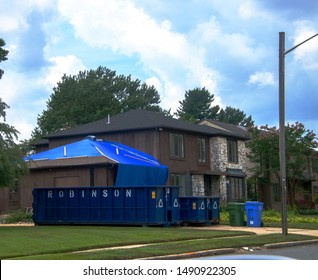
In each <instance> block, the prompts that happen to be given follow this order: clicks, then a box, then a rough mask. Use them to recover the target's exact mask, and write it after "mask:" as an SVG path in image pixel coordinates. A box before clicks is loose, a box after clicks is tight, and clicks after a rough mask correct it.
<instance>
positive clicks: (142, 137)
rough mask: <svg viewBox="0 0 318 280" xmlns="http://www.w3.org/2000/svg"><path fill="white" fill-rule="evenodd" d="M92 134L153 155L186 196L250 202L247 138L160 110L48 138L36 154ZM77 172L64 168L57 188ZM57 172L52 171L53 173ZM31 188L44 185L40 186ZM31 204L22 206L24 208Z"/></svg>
mask: <svg viewBox="0 0 318 280" xmlns="http://www.w3.org/2000/svg"><path fill="white" fill-rule="evenodd" d="M88 135H94V136H95V137H96V138H98V139H103V140H109V141H114V142H118V143H122V144H125V145H128V146H130V147H133V148H135V149H137V150H140V151H143V152H145V153H147V154H150V155H152V156H154V157H155V158H157V159H158V160H159V162H160V163H161V164H163V165H165V166H167V167H168V168H169V177H168V180H167V185H177V186H180V187H181V188H180V194H181V195H183V196H192V195H194V196H204V195H209V196H219V197H220V201H221V203H223V204H224V203H227V202H228V201H241V200H244V199H246V194H247V190H246V180H245V178H246V168H245V165H246V158H245V145H244V141H245V140H246V139H247V137H246V135H244V134H242V133H239V131H231V130H227V129H222V128H221V127H212V126H208V125H203V124H201V125H198V124H192V123H189V122H186V121H181V120H177V119H174V118H172V117H167V116H165V115H163V114H161V113H157V112H151V111H146V110H131V111H128V112H125V113H122V114H118V115H115V116H110V117H107V118H105V119H102V120H99V121H95V122H91V123H88V124H85V125H81V126H77V127H73V128H70V129H66V130H61V131H59V132H56V133H53V134H51V135H48V136H47V137H46V139H45V140H46V141H41V142H40V143H39V145H38V146H37V147H36V151H37V152H38V151H44V150H48V149H52V148H56V147H59V146H62V145H66V144H69V143H73V142H75V141H79V140H82V139H84V138H85V137H87V136H88ZM76 168H79V167H76V166H73V167H67V168H66V167H63V169H59V170H60V171H59V173H58V174H57V175H56V176H57V177H59V179H56V181H57V182H58V183H59V184H58V185H61V184H64V183H65V184H66V183H67V182H72V178H71V177H72V176H73V175H72V172H74V169H76ZM95 168H96V171H97V170H98V169H97V167H95V166H91V168H90V169H89V170H90V171H89V172H90V174H99V175H98V176H102V173H96V172H95ZM63 170H64V171H63ZM56 171H57V169H56V168H54V169H53V168H52V172H56ZM99 171H100V170H99ZM99 171H98V172H99ZM91 176H92V175H91ZM95 176H96V175H95ZM61 180H62V181H61ZM92 181H94V180H88V182H83V181H79V182H78V184H79V185H91V184H90V183H91V182H92ZM28 184H29V185H30V184H31V185H32V187H40V186H41V182H28ZM72 184H73V183H72ZM105 184H107V182H105ZM22 185H23V183H22ZM19 193H20V197H21V196H24V195H23V190H22V186H20V187H19ZM30 199H31V198H30ZM20 201H22V200H21V199H20ZM27 203H29V201H28V202H27ZM27 206H28V205H25V204H24V203H22V204H21V205H20V207H21V208H23V207H27Z"/></svg>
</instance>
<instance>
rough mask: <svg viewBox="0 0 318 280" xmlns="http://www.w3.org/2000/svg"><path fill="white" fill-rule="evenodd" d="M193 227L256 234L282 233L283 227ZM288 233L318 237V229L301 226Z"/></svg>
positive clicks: (291, 229)
mask: <svg viewBox="0 0 318 280" xmlns="http://www.w3.org/2000/svg"><path fill="white" fill-rule="evenodd" d="M193 229H206V230H238V231H249V232H254V233H255V234H271V233H282V229H281V228H275V227H247V226H246V227H244V226H243V227H239V226H228V225H213V226H210V227H194V228H193ZM288 234H302V235H309V236H315V237H318V230H310V229H300V228H288Z"/></svg>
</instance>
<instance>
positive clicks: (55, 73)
mask: <svg viewBox="0 0 318 280" xmlns="http://www.w3.org/2000/svg"><path fill="white" fill-rule="evenodd" d="M49 61H50V62H51V63H52V65H51V66H50V67H49V68H48V69H47V70H46V75H45V77H44V78H43V80H42V83H43V84H44V85H46V86H48V87H50V88H53V87H55V86H56V84H57V82H59V81H60V80H61V78H62V76H63V75H64V74H66V75H76V74H78V72H79V71H81V70H85V69H86V67H85V66H84V65H83V63H82V61H81V60H80V59H79V58H77V57H76V56H74V55H67V56H55V57H51V58H50V59H49Z"/></svg>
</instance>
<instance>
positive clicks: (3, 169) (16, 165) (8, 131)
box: [0, 38, 27, 187]
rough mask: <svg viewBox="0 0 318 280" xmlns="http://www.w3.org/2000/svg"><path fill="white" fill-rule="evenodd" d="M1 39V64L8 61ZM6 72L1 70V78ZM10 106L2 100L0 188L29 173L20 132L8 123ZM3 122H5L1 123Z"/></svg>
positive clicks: (0, 111)
mask: <svg viewBox="0 0 318 280" xmlns="http://www.w3.org/2000/svg"><path fill="white" fill-rule="evenodd" d="M4 46H5V42H4V40H3V39H2V38H0V62H2V61H5V60H7V55H8V53H9V52H8V51H7V50H4V49H3V48H2V47H4ZM3 73H4V71H3V70H2V69H0V78H1V77H2V75H3ZM8 108H9V106H8V105H7V104H6V103H5V102H4V101H2V99H1V98H0V187H10V186H13V185H14V183H15V181H16V180H17V179H18V178H19V177H20V176H21V175H22V174H25V172H26V171H27V168H26V165H25V163H24V161H23V159H22V154H21V151H20V149H19V146H18V145H17V144H16V143H15V140H17V139H18V133H19V132H18V131H17V130H16V129H15V128H14V127H13V126H10V125H9V124H7V123H6V109H8ZM1 120H3V121H1Z"/></svg>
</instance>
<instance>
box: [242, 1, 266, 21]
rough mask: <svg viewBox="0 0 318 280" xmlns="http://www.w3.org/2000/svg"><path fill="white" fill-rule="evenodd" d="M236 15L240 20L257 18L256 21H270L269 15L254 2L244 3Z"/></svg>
mask: <svg viewBox="0 0 318 280" xmlns="http://www.w3.org/2000/svg"><path fill="white" fill-rule="evenodd" d="M238 15H239V17H240V18H241V19H244V20H250V19H255V18H257V19H258V20H260V19H263V20H271V15H270V14H269V13H267V12H266V10H264V8H261V7H259V6H258V3H257V2H256V1H245V2H243V3H242V4H241V5H240V6H239V8H238Z"/></svg>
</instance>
